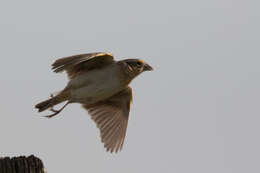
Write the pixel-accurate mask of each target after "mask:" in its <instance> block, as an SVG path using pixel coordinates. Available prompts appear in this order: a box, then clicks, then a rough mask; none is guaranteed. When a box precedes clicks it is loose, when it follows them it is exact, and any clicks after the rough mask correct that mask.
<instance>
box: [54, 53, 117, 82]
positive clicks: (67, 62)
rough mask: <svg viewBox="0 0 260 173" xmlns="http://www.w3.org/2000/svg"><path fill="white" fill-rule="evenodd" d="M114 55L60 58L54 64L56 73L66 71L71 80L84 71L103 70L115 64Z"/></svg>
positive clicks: (99, 54) (84, 55) (101, 54)
mask: <svg viewBox="0 0 260 173" xmlns="http://www.w3.org/2000/svg"><path fill="white" fill-rule="evenodd" d="M114 62H115V61H114V57H113V55H111V54H109V53H105V52H97V53H88V54H80V55H74V56H70V57H65V58H60V59H58V60H56V61H55V62H54V63H53V64H52V69H53V70H54V72H56V73H59V72H62V71H64V70H65V71H66V72H67V73H68V76H69V78H73V77H74V76H75V74H77V73H78V72H80V71H82V70H92V69H95V68H102V67H103V66H106V65H108V64H111V63H114Z"/></svg>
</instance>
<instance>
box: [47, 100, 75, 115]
mask: <svg viewBox="0 0 260 173" xmlns="http://www.w3.org/2000/svg"><path fill="white" fill-rule="evenodd" d="M68 104H70V102H67V103H66V104H65V105H64V106H63V107H62V108H61V109H59V110H55V109H53V108H51V109H50V111H52V112H54V113H53V114H51V115H46V116H44V117H46V118H52V117H54V116H55V115H57V114H59V113H60V112H61V111H62V110H63V109H64V108H65V107H66V106H67V105H68Z"/></svg>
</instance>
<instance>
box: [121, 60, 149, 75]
mask: <svg viewBox="0 0 260 173" xmlns="http://www.w3.org/2000/svg"><path fill="white" fill-rule="evenodd" d="M121 62H122V63H123V66H124V67H123V68H124V71H125V72H126V74H127V75H128V76H129V77H131V78H132V79H133V78H135V77H136V76H138V75H139V74H141V73H142V72H144V71H152V70H153V68H152V67H151V66H150V65H149V64H147V63H146V62H144V61H143V60H141V59H126V60H123V61H121Z"/></svg>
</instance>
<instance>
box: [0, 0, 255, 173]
mask: <svg viewBox="0 0 260 173" xmlns="http://www.w3.org/2000/svg"><path fill="white" fill-rule="evenodd" d="M259 6H260V2H259V1H254V0H247V1H244V0H243V1H242V0H236V1H235V0H196V1H194V0H174V1H172V0H171V1H170V0H169V1H167V0H160V1H159V0H158V1H151V0H145V1H140V0H131V1H120V0H110V1H76V0H75V1H69V2H68V1H66V2H65V1H62V0H60V1H54V0H45V1H32V0H31V1H29V0H23V1H16V2H14V1H4V0H2V1H1V2H0V31H1V32H0V59H1V63H0V67H1V68H0V83H1V87H0V89H1V92H0V93H1V99H0V105H1V109H0V156H18V155H30V154H34V155H36V156H38V157H40V158H41V159H42V160H43V162H44V164H45V166H46V169H47V171H48V172H49V173H55V172H56V173H58V172H64V173H66V172H75V173H77V172H94V173H95V172H97V173H101V172H103V173H105V172H106V173H107V172H113V173H122V172H124V173H139V172H148V173H158V172H163V173H245V172H250V173H259V172H260V164H259V163H260V148H259V146H260V139H259V132H260V126H259V124H260V106H259V103H260V92H259V87H260V79H259V73H260V68H259V66H260V56H259V55H260V48H259V45H260V34H259V30H260V12H259ZM95 51H108V52H110V53H112V54H113V55H114V56H115V58H116V59H124V58H141V59H143V60H144V61H146V62H148V63H149V64H151V65H152V66H153V67H154V69H155V70H154V71H153V72H146V73H144V74H142V75H141V76H139V77H138V78H137V79H136V80H135V81H134V82H132V84H131V87H132V88H133V90H134V100H133V107H132V110H131V113H130V120H129V125H128V131H127V138H126V141H125V145H124V148H123V150H122V152H120V153H119V154H110V153H107V152H105V149H104V148H103V144H102V143H101V141H100V137H99V131H98V129H97V128H96V125H95V123H94V122H93V121H92V120H91V119H90V117H89V115H88V114H87V112H86V111H85V110H83V109H82V108H81V106H80V105H78V104H73V105H70V106H68V107H67V108H66V109H65V110H64V111H63V112H62V114H60V115H59V116H57V117H54V118H52V119H46V118H43V117H41V116H42V115H46V114H48V112H46V113H42V114H39V113H37V111H36V110H35V109H34V105H35V104H36V103H38V102H40V101H42V100H44V99H46V98H48V97H49V96H50V94H51V93H53V92H56V91H59V90H61V89H62V88H63V87H64V86H65V85H66V83H67V77H66V75H65V74H55V73H53V72H52V71H51V67H50V65H51V64H52V63H53V62H54V61H55V60H56V59H57V58H60V57H63V56H70V55H74V54H79V53H87V52H95Z"/></svg>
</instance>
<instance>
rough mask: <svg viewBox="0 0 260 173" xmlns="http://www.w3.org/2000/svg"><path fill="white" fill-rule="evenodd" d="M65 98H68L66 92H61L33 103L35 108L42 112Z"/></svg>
mask: <svg viewBox="0 0 260 173" xmlns="http://www.w3.org/2000/svg"><path fill="white" fill-rule="evenodd" d="M66 100H68V94H67V92H61V93H59V94H58V95H56V96H54V97H52V98H50V99H48V100H45V101H43V102H40V103H38V104H37V105H35V108H36V109H38V111H39V112H42V111H45V110H46V109H49V108H51V107H53V106H55V105H57V104H60V103H62V102H64V101H66Z"/></svg>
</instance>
